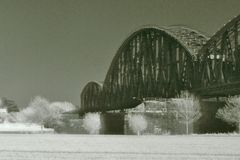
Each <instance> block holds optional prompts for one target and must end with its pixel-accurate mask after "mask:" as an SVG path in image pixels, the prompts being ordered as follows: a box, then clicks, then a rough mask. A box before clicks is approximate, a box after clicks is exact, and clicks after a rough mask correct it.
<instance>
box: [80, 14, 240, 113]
mask: <svg viewBox="0 0 240 160" xmlns="http://www.w3.org/2000/svg"><path fill="white" fill-rule="evenodd" d="M239 32H240V15H239V16H238V17H235V18H234V19H232V20H231V21H230V22H228V23H227V24H226V25H224V27H222V28H221V29H220V30H219V31H218V32H216V34H214V35H213V36H212V37H211V38H210V39H209V38H208V37H207V36H205V35H204V34H202V33H200V32H199V31H196V30H193V29H190V28H187V27H185V26H170V27H156V26H144V27H142V28H140V29H137V30H136V31H134V32H132V33H131V34H130V35H129V36H128V38H127V39H126V40H124V42H123V43H122V45H121V46H120V48H119V49H118V51H117V53H116V55H115V57H114V59H113V61H112V63H111V65H110V68H109V70H108V72H107V75H106V78H105V80H104V82H103V83H102V84H101V85H100V84H98V85H96V84H97V83H95V82H91V83H89V84H87V86H86V87H85V88H84V90H83V91H82V94H81V101H82V108H83V110H84V112H88V111H108V110H121V109H125V108H132V107H135V106H137V105H138V104H139V103H141V100H142V99H143V98H146V97H158V98H173V97H176V96H178V95H179V93H180V91H182V90H189V91H191V92H194V93H196V94H199V95H201V96H203V97H214V96H215V97H218V96H228V95H235V94H239V93H240V89H238V88H240V40H239V39H240V34H239ZM94 86H95V87H94ZM96 86H97V87H96ZM90 101H91V102H90Z"/></svg>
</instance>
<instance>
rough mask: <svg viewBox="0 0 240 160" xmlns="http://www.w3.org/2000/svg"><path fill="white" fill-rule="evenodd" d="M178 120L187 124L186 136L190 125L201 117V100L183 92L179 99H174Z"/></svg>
mask: <svg viewBox="0 0 240 160" xmlns="http://www.w3.org/2000/svg"><path fill="white" fill-rule="evenodd" d="M173 105H174V107H175V111H176V117H177V120H178V121H179V122H180V123H184V124H185V129H186V134H189V125H190V124H192V123H193V122H195V121H196V120H198V119H199V118H200V116H201V112H200V103H199V100H198V99H197V98H196V97H194V96H193V95H191V94H189V93H188V92H183V93H182V94H181V96H180V98H178V99H173Z"/></svg>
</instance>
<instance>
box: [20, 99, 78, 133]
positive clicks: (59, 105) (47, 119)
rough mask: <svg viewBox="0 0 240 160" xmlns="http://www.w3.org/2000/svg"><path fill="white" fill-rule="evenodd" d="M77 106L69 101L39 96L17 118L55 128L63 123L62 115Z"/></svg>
mask: <svg viewBox="0 0 240 160" xmlns="http://www.w3.org/2000/svg"><path fill="white" fill-rule="evenodd" d="M74 109H75V106H74V105H73V104H71V103H69V102H53V103H50V102H49V101H48V100H47V99H45V98H43V97H40V96H37V97H35V98H34V99H33V100H32V101H31V102H30V103H29V105H28V106H27V107H26V108H25V109H23V110H22V111H21V112H19V113H18V115H17V119H18V121H21V122H26V123H37V124H40V125H44V126H47V127H49V128H53V127H54V125H56V124H58V123H61V115H62V113H64V112H68V111H71V110H74Z"/></svg>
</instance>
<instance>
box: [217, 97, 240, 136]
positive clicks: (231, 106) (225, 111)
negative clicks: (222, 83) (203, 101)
mask: <svg viewBox="0 0 240 160" xmlns="http://www.w3.org/2000/svg"><path fill="white" fill-rule="evenodd" d="M216 117H217V118H220V119H222V120H223V121H225V122H227V123H229V124H236V125H237V126H238V133H240V96H234V97H230V98H228V99H227V101H226V105H225V106H224V107H223V108H220V109H218V111H217V114H216Z"/></svg>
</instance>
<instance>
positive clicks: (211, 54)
mask: <svg viewBox="0 0 240 160" xmlns="http://www.w3.org/2000/svg"><path fill="white" fill-rule="evenodd" d="M239 32H240V15H239V16H237V17H235V18H233V19H232V20H231V21H229V22H228V23H227V24H225V25H224V26H223V27H222V28H221V29H220V30H219V31H217V32H216V33H215V34H214V35H213V36H212V37H211V39H210V40H209V41H208V42H207V43H206V44H205V45H204V46H203V47H202V48H201V50H200V51H199V54H198V59H199V62H200V63H201V64H200V66H199V67H200V68H199V69H198V71H199V72H196V74H198V75H200V77H199V83H200V84H201V85H200V86H199V88H207V87H213V86H219V85H223V84H229V83H233V82H238V81H240V34H239ZM228 88H229V87H228ZM221 90H224V89H221ZM224 92H225V94H227V92H226V90H225V91H224ZM213 94H214V95H217V93H213ZM219 94H220V93H219Z"/></svg>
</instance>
